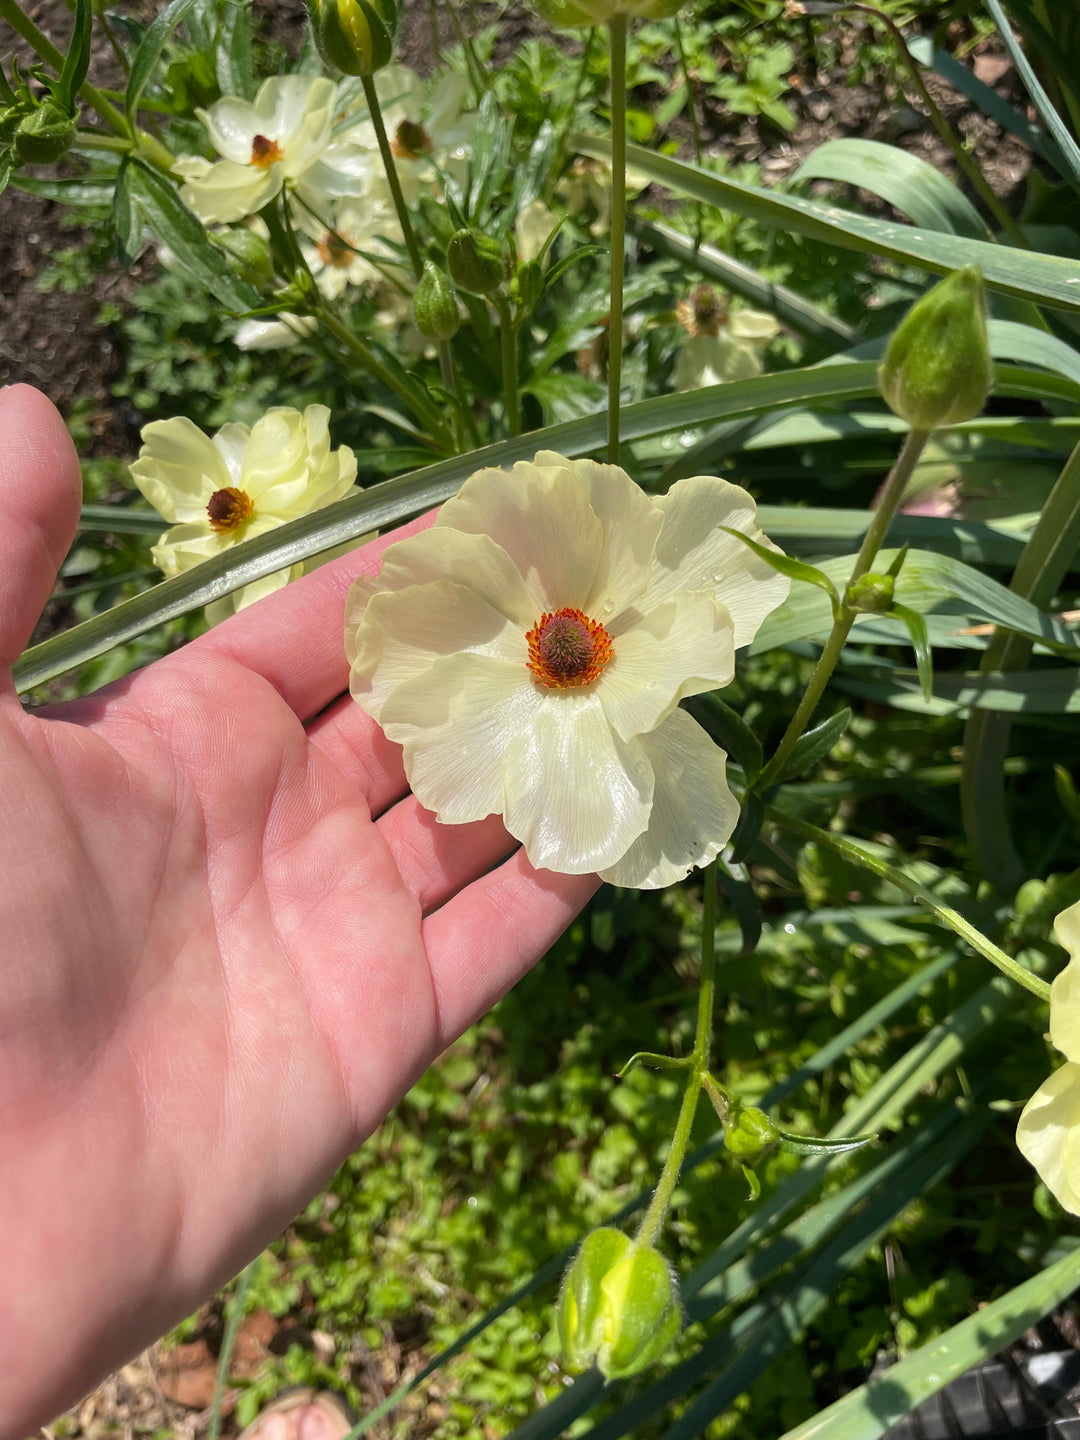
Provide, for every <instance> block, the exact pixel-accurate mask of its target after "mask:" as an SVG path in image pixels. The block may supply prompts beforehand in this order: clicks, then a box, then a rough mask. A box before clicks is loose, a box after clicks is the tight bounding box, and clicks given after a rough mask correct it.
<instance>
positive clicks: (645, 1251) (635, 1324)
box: [555, 1226, 682, 1380]
mask: <svg viewBox="0 0 1080 1440" xmlns="http://www.w3.org/2000/svg"><path fill="white" fill-rule="evenodd" d="M555 1314H556V1322H557V1324H558V1328H559V1339H560V1341H561V1343H562V1348H563V1356H564V1358H565V1361H566V1364H567V1366H568V1368H569V1369H571V1370H585V1369H587V1368H588V1367H589V1366H590V1365H593V1364H595V1365H598V1366H599V1367H600V1371H601V1374H603V1376H604V1378H605V1379H607V1380H617V1379H623V1378H625V1377H626V1376H627V1375H636V1374H637V1373H638V1371H639V1370H644V1369H645V1367H646V1366H647V1365H651V1364H653V1362H654V1361H656V1360H659V1359H660V1357H661V1355H663V1353H664V1351H665V1350H666V1349H667V1348H668V1346H669V1345H670V1344H671V1342H672V1341H673V1340H674V1339H675V1336H676V1335H677V1334H678V1333H679V1328H680V1326H681V1324H682V1316H681V1313H680V1310H679V1291H678V1284H677V1282H676V1280H675V1278H674V1276H673V1275H672V1273H671V1270H670V1268H669V1267H668V1265H667V1262H666V1261H665V1260H664V1258H663V1256H662V1255H661V1254H660V1252H659V1251H658V1250H654V1249H653V1247H652V1246H651V1245H636V1244H634V1243H633V1242H632V1241H631V1240H630V1239H629V1237H628V1236H626V1235H624V1234H623V1233H622V1231H621V1230H614V1229H612V1228H611V1227H610V1226H605V1227H604V1228H602V1229H600V1230H593V1231H592V1232H591V1234H589V1235H586V1237H585V1239H584V1240H583V1241H582V1243H581V1248H580V1250H579V1251H578V1253H577V1255H576V1257H575V1258H574V1263H573V1264H572V1265H571V1266H570V1269H569V1270H568V1271H567V1272H566V1277H565V1279H564V1280H563V1284H562V1290H561V1291H560V1292H559V1302H558V1306H557V1307H556V1312H555Z"/></svg>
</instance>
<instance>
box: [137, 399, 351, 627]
mask: <svg viewBox="0 0 1080 1440" xmlns="http://www.w3.org/2000/svg"><path fill="white" fill-rule="evenodd" d="M329 419H330V411H329V410H328V409H327V407H326V406H325V405H309V406H308V407H307V409H306V410H305V411H304V412H303V414H301V412H300V411H299V410H291V409H287V408H285V407H281V408H276V409H273V410H268V411H267V412H266V414H265V415H264V416H263V417H262V419H261V420H258V421H256V423H255V425H254V426H253V427H251V428H250V429H249V428H248V427H247V426H246V425H239V424H232V425H225V426H223V427H222V428H221V429H220V430H219V431H218V432H217V434H216V435H215V436H214V437H213V438H212V439H211V438H210V437H209V436H208V435H204V434H203V432H202V431H201V430H200V429H199V427H198V426H197V425H195V424H193V423H192V422H191V421H190V420H188V419H185V418H176V419H173V420H155V421H154V422H153V423H152V424H150V425H147V426H146V427H145V429H144V430H143V432H142V440H143V444H142V449H141V450H140V451H139V458H138V459H137V460H136V461H135V463H134V464H133V465H132V467H131V477H132V479H133V480H134V481H135V484H136V485H137V486H138V487H139V489H140V490H141V491H142V493H143V494H144V495H145V496H146V498H147V500H149V501H150V504H151V505H153V507H154V509H155V510H157V512H158V513H159V514H160V515H162V516H163V517H164V518H165V519H166V520H168V521H169V522H170V524H171V526H172V528H171V529H169V530H166V531H165V533H164V534H163V535H162V537H161V539H160V540H159V541H158V543H157V544H156V545H155V546H154V547H153V550H152V551H151V554H152V555H153V557H154V563H155V564H156V565H157V566H159V568H160V569H161V570H163V571H164V572H165V575H166V577H167V578H171V577H172V576H174V575H179V574H180V573H181V572H182V571H184V570H190V569H191V567H192V566H193V565H198V564H200V563H201V562H202V561H204V560H209V559H210V558H211V557H212V556H214V555H220V554H221V553H222V551H224V550H227V549H228V548H229V547H230V546H231V545H235V544H237V543H239V542H240V541H243V540H250V539H252V538H253V537H254V536H256V535H262V534H265V532H266V531H267V530H273V529H276V527H277V526H279V525H284V524H285V522H286V521H287V520H294V519H296V517H297V516H299V515H306V514H308V513H309V512H310V511H312V510H321V509H322V508H323V506H324V505H331V504H333V502H334V501H335V500H340V499H342V498H343V496H345V495H346V494H347V493H348V491H349V489H350V488H351V486H352V484H353V481H354V480H355V479H356V459H355V457H354V455H353V453H352V451H351V450H350V449H349V448H348V446H345V445H342V446H341V447H340V448H339V449H337V450H331V448H330V433H329V429H328V422H329ZM303 570H304V566H303V565H302V564H300V565H293V566H290V567H289V568H288V569H285V570H279V571H277V572H276V573H274V574H273V575H267V576H265V577H264V578H263V579H262V580H256V581H254V582H253V583H252V584H250V585H245V586H244V587H243V588H242V589H241V590H237V591H233V593H232V594H231V595H228V596H226V597H225V598H224V599H223V600H218V601H215V602H214V603H213V604H212V605H208V606H207V618H208V619H209V620H210V622H211V624H215V623H216V622H217V621H218V620H222V619H224V618H225V616H227V615H230V614H232V613H233V612H234V611H236V610H241V609H243V608H244V606H245V605H250V604H252V602H253V601H255V600H259V599H261V598H262V596H264V595H269V594H270V593H271V592H273V591H274V590H279V589H280V588H281V586H282V585H286V584H288V582H289V581H290V580H293V579H295V578H296V577H297V576H299V575H300V574H302V573H303Z"/></svg>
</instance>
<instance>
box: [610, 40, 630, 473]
mask: <svg viewBox="0 0 1080 1440" xmlns="http://www.w3.org/2000/svg"><path fill="white" fill-rule="evenodd" d="M626 30H627V19H626V16H625V15H615V16H613V17H612V18H611V20H610V21H609V22H608V31H609V38H610V41H611V305H610V307H609V309H608V443H607V453H608V460H609V461H610V462H611V464H612V465H617V464H618V463H619V397H620V395H621V392H622V328H623V327H622V314H623V260H624V253H625V250H626Z"/></svg>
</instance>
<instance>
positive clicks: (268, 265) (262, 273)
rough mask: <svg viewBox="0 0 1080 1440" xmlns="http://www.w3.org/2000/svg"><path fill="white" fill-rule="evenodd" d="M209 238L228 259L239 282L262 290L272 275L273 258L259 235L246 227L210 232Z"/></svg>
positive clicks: (268, 247)
mask: <svg viewBox="0 0 1080 1440" xmlns="http://www.w3.org/2000/svg"><path fill="white" fill-rule="evenodd" d="M209 238H210V241H211V243H212V244H214V245H216V246H217V247H218V249H219V250H223V251H224V252H225V254H226V255H227V256H228V257H229V260H230V262H231V264H232V267H233V269H234V270H235V271H236V273H237V275H238V276H239V277H240V279H241V280H244V281H246V282H247V283H248V284H249V285H256V286H258V287H259V289H262V287H263V286H264V285H268V284H269V283H270V280H271V277H272V276H273V273H274V257H273V256H272V255H271V253H270V246H269V245H268V244H267V242H266V241H265V240H264V239H263V237H262V236H261V235H257V234H256V233H255V231H254V230H249V229H247V227H246V226H243V225H241V226H239V227H238V228H236V229H229V230H220V231H216V232H215V231H210V232H209Z"/></svg>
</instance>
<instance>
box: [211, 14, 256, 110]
mask: <svg viewBox="0 0 1080 1440" xmlns="http://www.w3.org/2000/svg"><path fill="white" fill-rule="evenodd" d="M251 38H252V24H251V0H228V3H227V4H225V5H222V6H221V29H220V31H219V32H218V45H217V57H216V58H217V78H218V84H219V85H220V86H221V93H222V94H223V95H239V96H240V98H241V99H242V100H250V99H251V98H252V97H253V96H254V94H255V71H254V67H253V64H252V58H251Z"/></svg>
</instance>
